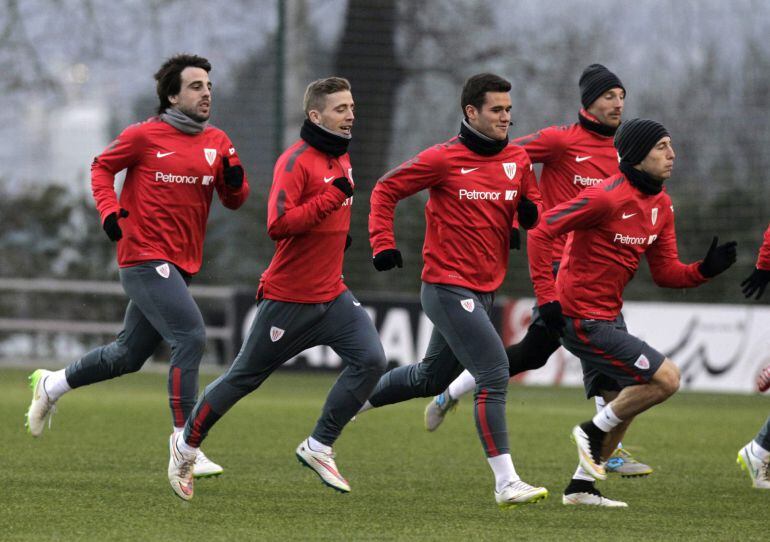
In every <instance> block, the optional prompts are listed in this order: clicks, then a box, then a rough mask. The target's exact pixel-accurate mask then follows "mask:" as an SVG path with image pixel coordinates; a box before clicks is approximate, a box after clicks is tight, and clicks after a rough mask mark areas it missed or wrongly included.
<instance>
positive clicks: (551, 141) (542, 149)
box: [513, 122, 619, 262]
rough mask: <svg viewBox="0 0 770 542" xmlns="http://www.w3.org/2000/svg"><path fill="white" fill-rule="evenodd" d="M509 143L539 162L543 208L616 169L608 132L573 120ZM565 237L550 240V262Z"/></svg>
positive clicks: (556, 258) (558, 255)
mask: <svg viewBox="0 0 770 542" xmlns="http://www.w3.org/2000/svg"><path fill="white" fill-rule="evenodd" d="M513 143H514V144H517V145H521V146H522V147H523V148H524V150H525V151H527V154H528V155H529V159H530V160H532V162H533V163H539V164H543V169H542V171H541V172H540V182H539V188H540V192H541V193H542V195H543V208H544V209H545V210H546V211H547V210H549V209H552V208H553V207H555V206H556V205H559V204H560V203H564V202H565V201H567V200H570V199H572V198H574V197H575V196H577V195H578V193H580V192H581V191H582V190H583V189H585V188H587V187H589V186H593V185H595V184H598V183H600V182H601V181H602V180H604V179H606V178H607V177H610V176H611V175H615V174H617V173H619V169H618V155H617V152H616V151H615V147H614V145H613V138H612V136H602V135H599V134H597V133H595V132H592V131H590V130H587V129H585V128H584V127H583V126H582V125H581V124H580V123H577V122H576V123H574V124H569V125H564V126H549V127H548V128H543V129H542V130H540V131H538V132H535V133H534V134H529V135H526V136H522V137H519V138H516V139H514V140H513ZM566 240H567V236H566V235H562V236H559V237H558V238H557V239H555V240H554V244H553V261H554V262H558V261H560V260H561V258H562V253H563V251H564V244H565V242H566Z"/></svg>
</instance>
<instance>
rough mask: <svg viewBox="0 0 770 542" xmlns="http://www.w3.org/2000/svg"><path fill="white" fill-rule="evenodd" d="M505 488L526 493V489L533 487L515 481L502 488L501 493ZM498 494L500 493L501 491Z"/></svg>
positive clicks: (520, 481)
mask: <svg viewBox="0 0 770 542" xmlns="http://www.w3.org/2000/svg"><path fill="white" fill-rule="evenodd" d="M507 487H510V488H511V489H515V490H516V491H526V490H528V489H533V486H531V485H529V484H528V483H527V482H525V481H524V480H516V481H515V482H510V483H508V484H507V485H506V486H505V487H503V491H505V488H507ZM500 493H502V491H501V492H500Z"/></svg>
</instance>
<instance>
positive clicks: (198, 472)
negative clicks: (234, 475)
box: [193, 449, 224, 478]
mask: <svg viewBox="0 0 770 542" xmlns="http://www.w3.org/2000/svg"><path fill="white" fill-rule="evenodd" d="M223 472H224V469H223V468H222V466H221V465H217V464H216V463H214V462H213V461H212V460H211V459H209V458H208V457H206V454H204V453H203V450H201V449H198V455H197V456H195V464H194V465H193V476H194V477H195V478H211V477H212V476H219V475H220V474H222V473H223Z"/></svg>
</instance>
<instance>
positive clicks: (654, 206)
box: [529, 119, 736, 507]
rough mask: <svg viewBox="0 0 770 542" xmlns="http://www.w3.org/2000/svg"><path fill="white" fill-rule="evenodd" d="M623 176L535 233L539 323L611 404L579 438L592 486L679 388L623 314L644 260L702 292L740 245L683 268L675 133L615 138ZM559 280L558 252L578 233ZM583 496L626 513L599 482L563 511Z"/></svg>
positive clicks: (649, 127)
mask: <svg viewBox="0 0 770 542" xmlns="http://www.w3.org/2000/svg"><path fill="white" fill-rule="evenodd" d="M615 147H616V149H617V151H618V155H619V156H620V159H621V162H620V173H619V174H617V175H613V176H611V177H609V178H608V179H606V180H604V181H602V182H601V183H599V184H597V185H595V186H592V187H590V188H587V189H585V190H584V191H583V192H581V193H580V194H579V195H578V196H577V197H575V198H573V199H571V200H569V201H566V202H564V203H562V204H560V205H557V206H556V207H554V208H552V209H551V210H550V211H548V212H547V213H545V214H544V215H543V218H542V220H541V221H540V224H539V225H538V227H537V228H535V229H533V230H532V231H531V232H530V233H529V265H530V275H531V276H532V280H533V284H534V288H535V294H536V296H537V302H538V309H539V312H540V317H541V318H542V319H543V322H544V323H545V325H546V326H547V327H548V328H549V329H550V330H552V331H553V332H554V333H557V334H558V335H559V336H560V337H561V341H562V344H563V345H564V347H565V348H566V349H567V350H569V351H570V352H572V353H573V354H574V355H575V356H577V357H578V358H580V360H581V363H582V366H583V379H584V384H585V389H586V394H587V396H588V397H589V398H590V397H592V396H595V395H597V394H600V395H602V396H604V398H605V399H606V400H607V405H606V406H605V407H604V408H603V409H602V410H601V411H600V412H598V413H597V414H596V416H594V418H593V419H590V420H588V421H586V422H584V423H582V424H580V425H577V426H575V427H574V428H573V430H572V437H573V440H574V441H575V442H576V444H577V451H578V458H579V462H580V465H581V466H582V467H583V469H585V471H586V472H588V473H589V474H590V475H591V477H593V478H594V479H598V480H604V479H606V477H607V473H606V469H605V461H606V460H607V459H608V458H609V456H610V454H611V453H612V451H613V450H614V449H615V447H616V446H617V444H618V442H620V440H621V438H622V436H623V434H624V433H625V431H626V429H627V428H628V426H629V424H630V423H631V422H632V421H633V419H634V417H635V416H637V415H638V414H641V413H642V412H644V411H645V410H647V409H649V408H650V407H652V406H653V405H656V404H658V403H661V402H663V401H665V400H666V399H668V398H669V397H670V396H671V395H673V394H674V393H675V392H676V390H677V389H678V388H679V369H678V368H677V366H676V365H674V362H673V361H671V360H670V359H668V358H666V357H665V356H664V355H663V354H661V353H660V352H658V351H657V350H655V349H654V348H653V347H651V346H650V345H648V344H647V343H646V342H644V341H642V340H640V339H638V338H637V337H635V336H633V335H631V334H630V333H629V332H628V330H627V328H626V325H625V322H624V321H623V317H622V315H621V312H620V310H621V307H622V294H623V290H624V289H625V286H626V284H627V283H628V282H629V281H630V280H631V278H633V276H634V274H635V273H636V270H637V268H638V267H639V261H640V259H641V257H642V255H645V256H646V257H647V262H648V264H649V267H650V271H651V272H652V277H653V279H654V280H655V282H656V283H657V284H658V285H659V286H662V287H668V288H688V287H694V286H698V285H700V284H703V283H704V282H706V281H707V280H708V279H709V278H711V277H714V276H716V275H718V274H719V273H722V272H723V271H725V270H726V269H727V268H728V267H730V266H731V265H732V264H733V263H735V257H736V243H735V242H734V241H733V242H728V243H725V244H722V245H717V243H718V238H717V237H714V240H713V242H712V243H711V246H710V247H709V250H708V252H707V254H706V257H705V258H704V259H703V260H702V261H699V262H695V263H692V264H689V265H685V264H683V263H682V262H681V261H680V260H679V255H678V251H677V245H676V233H675V230H674V207H673V205H672V204H671V198H670V197H669V196H668V194H667V193H666V191H665V189H664V187H663V183H664V181H665V180H666V179H668V178H670V176H671V171H672V169H673V166H674V157H675V154H674V149H673V147H672V144H671V137H670V136H669V133H668V131H667V130H666V129H665V128H664V127H663V126H662V125H661V124H659V123H657V122H655V121H651V120H642V119H633V120H631V121H628V122H625V123H624V124H622V125H621V127H620V129H619V130H618V132H617V133H616V134H615ZM570 232H571V235H570V237H569V238H568V241H567V245H566V247H565V251H564V257H563V259H562V262H561V268H560V270H559V274H558V276H557V277H556V278H554V276H553V272H552V267H551V262H552V256H553V255H552V251H551V246H552V244H553V242H554V240H555V239H557V238H558V237H559V236H560V235H565V234H567V233H570ZM581 493H586V494H594V495H595V496H596V497H597V499H599V500H600V502H597V503H595V504H598V505H600V506H621V507H622V506H626V504H625V503H623V502H620V501H611V500H610V499H605V498H604V497H602V496H601V494H600V493H599V491H598V490H597V489H596V488H595V486H594V483H593V481H589V480H581V479H576V478H573V479H572V481H571V482H570V484H569V486H568V487H567V489H566V490H565V491H564V496H563V498H562V502H564V504H587V503H586V502H573V498H574V497H575V496H577V495H579V494H581Z"/></svg>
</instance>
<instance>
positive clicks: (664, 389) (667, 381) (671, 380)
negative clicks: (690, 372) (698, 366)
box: [653, 358, 680, 399]
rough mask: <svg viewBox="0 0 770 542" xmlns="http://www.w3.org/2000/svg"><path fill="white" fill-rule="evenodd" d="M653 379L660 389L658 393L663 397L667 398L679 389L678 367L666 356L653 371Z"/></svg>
mask: <svg viewBox="0 0 770 542" xmlns="http://www.w3.org/2000/svg"><path fill="white" fill-rule="evenodd" d="M653 378H654V381H655V383H656V384H657V386H658V388H659V389H660V393H661V395H662V398H663V399H667V398H669V397H671V396H672V395H674V394H675V393H676V392H677V390H678V389H679V383H680V373H679V367H677V366H676V365H675V364H674V362H673V361H671V360H670V359H668V358H666V359H665V360H664V361H663V364H662V365H661V366H660V369H658V370H657V371H656V372H655V375H654V377H653Z"/></svg>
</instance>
